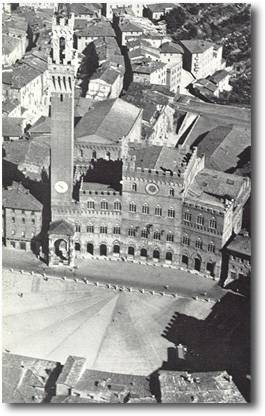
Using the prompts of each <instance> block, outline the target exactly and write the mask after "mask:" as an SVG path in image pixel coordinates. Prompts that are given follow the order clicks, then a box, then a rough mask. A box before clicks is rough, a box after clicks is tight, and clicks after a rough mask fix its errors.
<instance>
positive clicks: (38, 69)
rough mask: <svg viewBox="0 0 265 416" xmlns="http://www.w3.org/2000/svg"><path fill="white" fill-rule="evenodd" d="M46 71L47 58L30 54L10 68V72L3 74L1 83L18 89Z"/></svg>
mask: <svg viewBox="0 0 265 416" xmlns="http://www.w3.org/2000/svg"><path fill="white" fill-rule="evenodd" d="M47 69H48V63H47V57H46V58H45V57H44V56H43V55H42V54H40V53H36V52H34V53H30V54H27V55H25V56H24V58H23V60H21V61H19V62H18V63H17V64H15V65H13V66H12V72H10V73H9V71H4V72H3V82H4V83H8V84H10V82H11V87H12V88H15V89H20V88H22V87H24V86H25V85H27V84H28V83H29V82H31V81H32V80H33V79H35V78H36V77H37V76H39V75H41V74H43V73H44V72H45V71H46V70H47Z"/></svg>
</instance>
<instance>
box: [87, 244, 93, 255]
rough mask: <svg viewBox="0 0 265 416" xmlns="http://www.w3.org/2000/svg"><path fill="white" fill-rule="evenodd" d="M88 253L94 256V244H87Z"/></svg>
mask: <svg viewBox="0 0 265 416" xmlns="http://www.w3.org/2000/svg"><path fill="white" fill-rule="evenodd" d="M86 251H87V253H89V254H92V255H93V254H94V246H93V244H92V243H87V246H86Z"/></svg>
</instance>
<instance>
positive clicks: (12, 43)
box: [2, 34, 21, 55]
mask: <svg viewBox="0 0 265 416" xmlns="http://www.w3.org/2000/svg"><path fill="white" fill-rule="evenodd" d="M20 44H21V40H20V39H18V38H14V37H13V36H8V35H5V34H3V35H2V54H3V55H9V54H10V53H12V52H13V50H14V49H16V48H17V47H19V46H20Z"/></svg>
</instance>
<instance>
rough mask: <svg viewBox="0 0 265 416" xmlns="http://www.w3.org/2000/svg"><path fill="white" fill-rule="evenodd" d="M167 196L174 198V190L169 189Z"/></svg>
mask: <svg viewBox="0 0 265 416" xmlns="http://www.w3.org/2000/svg"><path fill="white" fill-rule="evenodd" d="M169 195H170V196H174V195H175V191H174V189H173V188H170V190H169Z"/></svg>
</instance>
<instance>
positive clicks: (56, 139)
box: [49, 11, 75, 220]
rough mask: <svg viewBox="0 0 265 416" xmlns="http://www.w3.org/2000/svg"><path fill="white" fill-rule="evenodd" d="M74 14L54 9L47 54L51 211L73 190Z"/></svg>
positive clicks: (69, 196) (64, 200) (67, 197)
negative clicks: (50, 48)
mask: <svg viewBox="0 0 265 416" xmlns="http://www.w3.org/2000/svg"><path fill="white" fill-rule="evenodd" d="M73 31H74V14H70V13H69V12H67V11H62V12H59V11H57V12H56V13H55V16H54V18H53V23H52V50H51V56H50V57H49V75H50V88H51V171H50V177H51V213H52V220H53V217H54V215H53V208H55V207H62V206H65V205H69V204H70V203H71V202H72V192H73V163H74V161H73V152H74V76H75V53H74V49H73Z"/></svg>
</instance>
